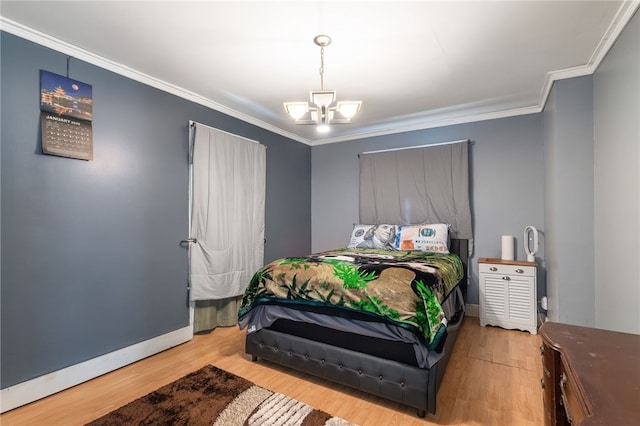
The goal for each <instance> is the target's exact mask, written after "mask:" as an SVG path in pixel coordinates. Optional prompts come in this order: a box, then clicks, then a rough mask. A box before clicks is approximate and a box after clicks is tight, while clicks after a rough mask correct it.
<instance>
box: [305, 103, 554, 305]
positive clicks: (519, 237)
mask: <svg viewBox="0 0 640 426" xmlns="http://www.w3.org/2000/svg"><path fill="white" fill-rule="evenodd" d="M461 139H471V141H472V142H473V143H472V145H471V146H470V148H469V149H470V151H469V152H470V156H469V158H470V167H471V173H470V184H471V205H472V219H473V226H474V236H475V246H474V255H473V257H472V259H471V260H472V261H471V265H470V268H471V271H470V272H471V273H470V283H469V288H468V300H467V302H468V303H471V304H478V273H477V260H478V259H479V258H482V257H500V255H501V236H502V235H513V236H514V237H515V238H516V242H517V243H516V249H517V251H516V256H517V257H516V258H517V259H519V260H526V256H525V253H524V244H523V233H524V228H525V226H527V225H533V226H535V227H536V228H538V229H539V230H541V231H543V232H544V193H543V188H544V185H543V184H544V162H543V159H544V155H543V138H542V114H530V115H524V116H519V117H512V118H503V119H497V120H489V121H482V122H476V123H468V124H461V125H456V126H448V127H440V128H435V129H426V130H419V131H413V132H407V133H401V134H394V135H387V136H380V137H375V138H367V139H360V140H356V141H350V142H342V143H336V144H327V145H319V146H314V147H313V149H312V154H311V157H312V167H313V171H312V188H313V193H312V201H311V202H312V208H311V211H312V215H311V221H312V226H313V231H312V242H313V246H312V248H313V250H314V251H318V250H325V249H330V248H334V247H344V246H345V245H346V244H347V243H348V241H349V235H350V232H351V228H352V226H353V224H354V223H357V222H358V180H359V177H358V157H357V155H358V153H360V152H363V151H372V150H379V149H389V148H398V147H405V146H416V145H425V144H431V143H438V142H446V141H454V140H461ZM544 258H545V257H544V247H543V240H542V241H541V245H540V252H539V253H538V256H537V260H538V262H539V263H540V264H541V268H539V269H540V273H539V282H538V293H539V294H544V291H545V278H544Z"/></svg>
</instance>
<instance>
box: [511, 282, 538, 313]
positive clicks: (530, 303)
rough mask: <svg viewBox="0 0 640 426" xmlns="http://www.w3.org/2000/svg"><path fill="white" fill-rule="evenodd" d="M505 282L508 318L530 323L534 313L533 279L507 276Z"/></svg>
mask: <svg viewBox="0 0 640 426" xmlns="http://www.w3.org/2000/svg"><path fill="white" fill-rule="evenodd" d="M507 283H508V284H507V292H508V294H509V297H508V300H509V307H508V316H509V320H510V321H513V322H518V323H526V324H529V323H531V321H532V320H533V316H534V314H535V312H534V309H535V305H534V304H535V301H534V297H533V285H534V284H533V279H531V278H527V277H515V276H509V280H508V281H507Z"/></svg>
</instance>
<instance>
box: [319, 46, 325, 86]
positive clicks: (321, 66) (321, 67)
mask: <svg viewBox="0 0 640 426" xmlns="http://www.w3.org/2000/svg"><path fill="white" fill-rule="evenodd" d="M320 90H324V46H321V47H320Z"/></svg>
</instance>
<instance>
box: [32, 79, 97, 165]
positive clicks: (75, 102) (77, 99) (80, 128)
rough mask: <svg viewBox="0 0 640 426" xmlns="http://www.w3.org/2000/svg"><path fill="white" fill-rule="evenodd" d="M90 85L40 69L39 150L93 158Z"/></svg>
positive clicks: (61, 155) (84, 158)
mask: <svg viewBox="0 0 640 426" xmlns="http://www.w3.org/2000/svg"><path fill="white" fill-rule="evenodd" d="M92 118H93V97H92V87H91V85H89V84H85V83H81V82H79V81H76V80H72V79H70V78H67V77H64V76H61V75H57V74H53V73H51V72H48V71H44V70H40V126H41V130H42V152H43V153H45V154H49V155H57V156H60V157H69V158H77V159H81V160H93V132H92V127H91V121H92Z"/></svg>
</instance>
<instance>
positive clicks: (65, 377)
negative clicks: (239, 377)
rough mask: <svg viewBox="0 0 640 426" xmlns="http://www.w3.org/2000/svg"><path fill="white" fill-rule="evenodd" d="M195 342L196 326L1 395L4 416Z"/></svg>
mask: <svg viewBox="0 0 640 426" xmlns="http://www.w3.org/2000/svg"><path fill="white" fill-rule="evenodd" d="M192 338H193V326H191V325H189V326H187V327H184V328H180V329H178V330H175V331H172V332H169V333H166V334H163V335H161V336H158V337H154V338H152V339H149V340H145V341H144V342H140V343H136V344H135V345H131V346H128V347H126V348H122V349H119V350H117V351H114V352H111V353H108V354H106V355H102V356H99V357H97V358H93V359H90V360H88V361H84V362H81V363H79V364H75V365H72V366H70V367H67V368H63V369H61V370H58V371H54V372H53V373H49V374H45V375H44V376H40V377H36V378H35V379H31V380H28V381H26V382H22V383H18V384H17V385H14V386H10V387H8V388H5V389H2V391H0V413H4V412H5V411H9V410H13V409H14V408H17V407H20V406H22V405H25V404H28V403H30V402H33V401H36V400H38V399H41V398H44V397H46V396H49V395H53V394H54V393H56V392H60V391H62V390H64V389H68V388H70V387H72V386H75V385H78V384H80V383H83V382H86V381H87V380H91V379H93V378H96V377H98V376H101V375H103V374H105V373H108V372H110V371H113V370H116V369H118V368H120V367H124V366H125V365H128V364H131V363H133V362H136V361H139V360H141V359H143V358H146V357H148V356H151V355H154V354H157V353H158V352H162V351H164V350H165V349H169V348H172V347H174V346H177V345H179V344H181V343H184V342H187V341H189V340H191V339H192Z"/></svg>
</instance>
